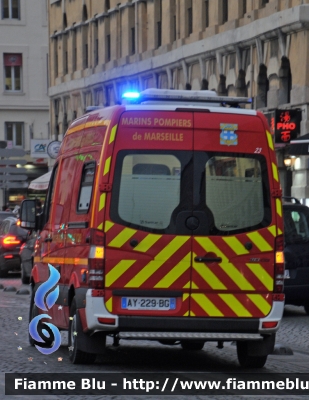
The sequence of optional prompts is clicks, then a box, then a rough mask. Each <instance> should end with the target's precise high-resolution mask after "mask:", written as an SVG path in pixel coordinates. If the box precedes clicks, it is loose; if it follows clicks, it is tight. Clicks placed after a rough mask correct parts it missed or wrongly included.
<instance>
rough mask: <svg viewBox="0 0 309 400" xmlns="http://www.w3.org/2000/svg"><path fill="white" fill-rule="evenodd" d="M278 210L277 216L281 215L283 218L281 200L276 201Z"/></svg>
mask: <svg viewBox="0 0 309 400" xmlns="http://www.w3.org/2000/svg"><path fill="white" fill-rule="evenodd" d="M276 210H277V214H278V215H280V217H282V204H281V200H280V199H276Z"/></svg>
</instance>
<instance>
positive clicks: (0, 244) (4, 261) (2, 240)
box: [0, 217, 28, 277]
mask: <svg viewBox="0 0 309 400" xmlns="http://www.w3.org/2000/svg"><path fill="white" fill-rule="evenodd" d="M27 236H28V230H26V229H23V228H21V227H20V226H19V225H18V219H17V218H14V217H7V218H5V219H4V220H3V221H2V222H1V225H0V277H5V276H7V275H8V272H9V271H20V256H19V251H20V246H21V245H22V244H23V243H24V242H25V241H26V240H27Z"/></svg>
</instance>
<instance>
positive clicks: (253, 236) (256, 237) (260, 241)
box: [247, 232, 273, 251]
mask: <svg viewBox="0 0 309 400" xmlns="http://www.w3.org/2000/svg"><path fill="white" fill-rule="evenodd" d="M247 236H248V238H249V239H250V240H251V241H252V242H253V243H254V244H255V245H256V247H257V248H258V249H259V250H260V251H271V250H273V248H272V247H271V246H270V244H269V243H267V242H266V240H265V239H264V238H263V236H262V235H260V234H259V232H251V233H247Z"/></svg>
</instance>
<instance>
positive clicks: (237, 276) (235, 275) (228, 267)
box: [220, 263, 254, 290]
mask: <svg viewBox="0 0 309 400" xmlns="http://www.w3.org/2000/svg"><path fill="white" fill-rule="evenodd" d="M220 267H221V268H222V269H223V271H224V272H225V273H226V275H228V276H229V277H230V278H231V279H232V280H233V281H234V283H236V285H237V286H238V287H239V288H240V289H241V290H254V287H253V286H252V285H251V283H250V282H249V281H247V279H246V278H245V277H244V276H243V273H242V272H241V271H239V270H238V269H237V268H236V267H235V265H233V264H231V263H230V264H223V263H222V264H220Z"/></svg>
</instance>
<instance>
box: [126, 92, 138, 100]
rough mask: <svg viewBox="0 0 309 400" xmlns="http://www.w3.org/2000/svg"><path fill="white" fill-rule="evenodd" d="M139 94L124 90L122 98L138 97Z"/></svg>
mask: <svg viewBox="0 0 309 400" xmlns="http://www.w3.org/2000/svg"><path fill="white" fill-rule="evenodd" d="M139 96H140V94H139V93H138V92H126V93H124V94H123V95H122V98H123V99H138V98H139Z"/></svg>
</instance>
